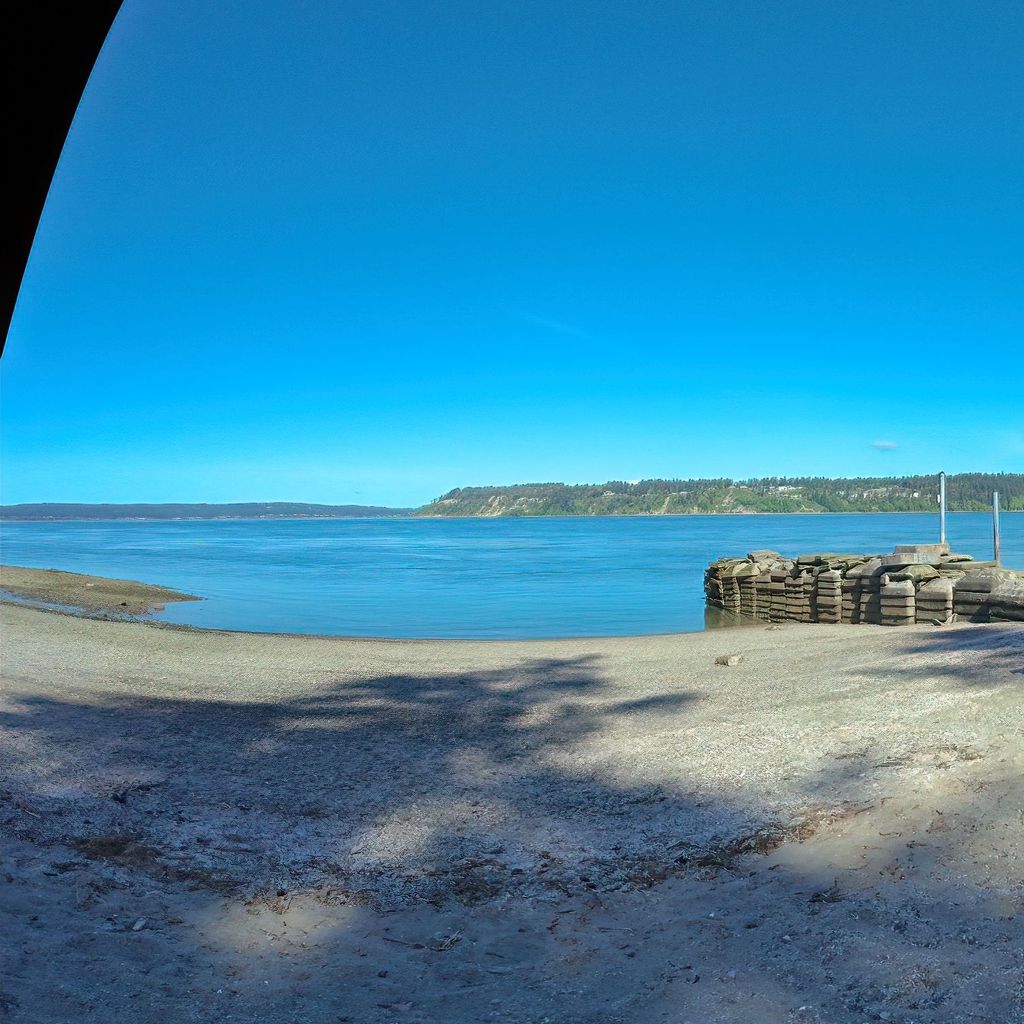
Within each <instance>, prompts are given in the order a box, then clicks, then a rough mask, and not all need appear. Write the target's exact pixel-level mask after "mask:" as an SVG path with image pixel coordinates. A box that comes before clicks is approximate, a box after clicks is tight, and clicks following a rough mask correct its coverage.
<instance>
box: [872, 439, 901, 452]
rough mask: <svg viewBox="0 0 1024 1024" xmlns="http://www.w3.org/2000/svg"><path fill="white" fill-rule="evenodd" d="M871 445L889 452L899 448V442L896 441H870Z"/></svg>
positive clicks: (881, 450)
mask: <svg viewBox="0 0 1024 1024" xmlns="http://www.w3.org/2000/svg"><path fill="white" fill-rule="evenodd" d="M871 447H872V448H877V449H878V450H879V451H880V452H891V451H893V450H895V449H896V448H899V444H898V443H897V442H896V441H872V442H871Z"/></svg>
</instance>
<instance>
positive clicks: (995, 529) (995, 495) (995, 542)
mask: <svg viewBox="0 0 1024 1024" xmlns="http://www.w3.org/2000/svg"><path fill="white" fill-rule="evenodd" d="M992 557H993V559H995V563H996V565H998V564H999V492H998V491H993V492H992Z"/></svg>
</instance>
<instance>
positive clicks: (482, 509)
mask: <svg viewBox="0 0 1024 1024" xmlns="http://www.w3.org/2000/svg"><path fill="white" fill-rule="evenodd" d="M938 491H939V483H938V476H937V475H933V476H907V477H850V478H837V479H832V478H828V477H763V478H761V479H754V480H730V479H728V478H726V477H720V478H715V479H693V480H637V481H631V482H627V481H624V480H609V481H608V482H607V483H603V484H559V483H535V484H514V485H510V486H507V487H457V488H456V489H455V490H452V491H449V492H448V493H447V494H445V495H442V496H441V497H440V498H438V499H437V500H436V501H433V502H431V503H430V504H429V505H424V506H423V508H421V509H420V510H419V514H420V515H441V516H543V515H547V516H551V515H562V516H572V515H673V514H675V515H680V514H687V513H712V512H931V511H934V510H935V508H936V503H937V500H938V497H937V496H938ZM993 491H999V492H1000V497H1001V501H1002V505H1003V508H1005V509H1007V510H1008V511H1014V510H1024V473H960V474H956V475H952V476H948V477H947V478H946V495H947V502H948V506H949V509H950V510H951V511H961V512H969V511H984V510H985V509H988V508H989V507H990V506H991V499H992V492H993Z"/></svg>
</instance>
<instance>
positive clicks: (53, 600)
mask: <svg viewBox="0 0 1024 1024" xmlns="http://www.w3.org/2000/svg"><path fill="white" fill-rule="evenodd" d="M0 591H6V593H8V594H11V595H13V596H15V597H17V598H19V599H21V600H23V601H25V602H26V603H28V604H34V605H38V606H42V607H50V608H62V609H69V610H72V611H80V612H86V613H90V614H109V615H117V616H137V615H145V614H147V613H148V612H152V611H159V610H162V609H163V607H164V605H166V604H169V603H170V602H172V601H198V600H200V599H199V598H198V597H194V596H193V595H192V594H182V593H180V592H179V591H177V590H168V589H167V587H158V586H153V585H152V584H150V583H138V582H136V581H135V580H112V579H107V578H106V577H103V576H85V575H83V574H81V573H77V572H61V571H59V570H57V569H28V568H24V567H22V566H18V565H0Z"/></svg>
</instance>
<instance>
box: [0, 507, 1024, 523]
mask: <svg viewBox="0 0 1024 1024" xmlns="http://www.w3.org/2000/svg"><path fill="white" fill-rule="evenodd" d="M989 514H990V513H989V512H988V510H987V509H973V510H963V509H956V510H949V509H947V511H946V515H950V516H985V515H989ZM931 515H934V516H938V510H937V509H936V510H935V511H911V512H620V513H615V512H598V513H592V514H591V513H577V514H570V513H565V514H563V515H536V516H479V515H474V516H437V515H395V516H176V517H170V516H95V517H93V516H86V517H81V516H76V517H71V516H69V517H67V518H65V517H64V516H41V517H40V516H4V515H0V525H2V524H4V523H260V522H267V523H275V522H317V523H324V522H353V521H355V522H364V523H367V522H379V521H381V520H384V521H388V522H394V521H395V520H403V521H407V522H408V521H415V520H421V519H430V520H446V521H448V522H466V521H468V520H499V519H500V520H510V519H519V520H524V519H701V518H704V519H711V518H714V519H742V518H743V517H746V516H749V517H751V518H753V517H755V516H756V517H758V518H765V517H771V516H785V517H786V518H795V517H797V516H815V517H818V516H931ZM1000 515H1002V516H1013V515H1024V510H1021V509H1010V510H1007V509H1002V510H1000Z"/></svg>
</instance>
